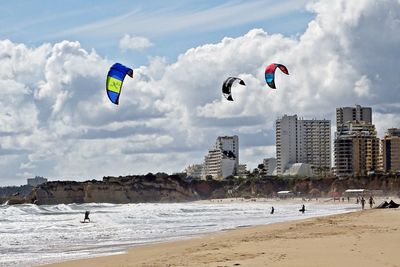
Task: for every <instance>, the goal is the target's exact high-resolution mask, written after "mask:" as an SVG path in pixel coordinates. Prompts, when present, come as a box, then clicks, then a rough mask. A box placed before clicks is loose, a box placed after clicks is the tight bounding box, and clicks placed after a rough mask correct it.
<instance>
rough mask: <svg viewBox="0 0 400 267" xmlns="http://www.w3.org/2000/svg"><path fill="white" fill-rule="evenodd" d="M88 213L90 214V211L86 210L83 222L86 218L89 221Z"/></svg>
mask: <svg viewBox="0 0 400 267" xmlns="http://www.w3.org/2000/svg"><path fill="white" fill-rule="evenodd" d="M89 214H90V211H88V210H87V211H86V212H85V219H83V222H86V220H88V221H89V222H90V218H89Z"/></svg>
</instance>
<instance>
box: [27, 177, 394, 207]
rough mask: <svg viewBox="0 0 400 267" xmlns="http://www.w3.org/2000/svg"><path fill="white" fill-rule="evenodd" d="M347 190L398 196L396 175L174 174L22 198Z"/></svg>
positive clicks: (53, 200)
mask: <svg viewBox="0 0 400 267" xmlns="http://www.w3.org/2000/svg"><path fill="white" fill-rule="evenodd" d="M349 188H364V189H370V190H383V192H384V193H386V194H399V192H400V178H398V177H364V178H348V179H338V178H320V179H311V178H306V179H304V178H301V179H300V178H277V177H264V178H259V179H247V180H244V179H228V180H225V181H215V180H210V181H192V182H186V181H184V180H182V179H181V178H180V177H179V176H177V175H166V174H157V175H153V174H148V175H145V176H125V177H104V178H103V181H96V180H92V181H86V182H72V181H57V182H47V183H45V184H42V185H40V186H38V187H35V188H34V189H33V190H32V192H31V193H30V194H29V195H28V196H27V197H26V198H25V201H26V202H28V203H36V204H60V203H66V204H67V203H87V202H108V203H139V202H183V201H193V200H198V199H209V198H225V197H247V198H250V197H273V196H276V192H278V191H281V190H291V191H293V192H296V193H297V194H298V195H299V196H304V197H324V196H325V197H329V196H331V194H332V193H333V192H337V193H338V194H339V195H340V194H341V193H342V192H344V191H345V190H346V189H349Z"/></svg>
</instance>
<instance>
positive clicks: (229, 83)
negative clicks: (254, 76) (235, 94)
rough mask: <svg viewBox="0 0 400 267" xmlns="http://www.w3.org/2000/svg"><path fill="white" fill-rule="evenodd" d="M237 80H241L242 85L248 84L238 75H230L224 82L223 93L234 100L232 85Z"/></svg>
mask: <svg viewBox="0 0 400 267" xmlns="http://www.w3.org/2000/svg"><path fill="white" fill-rule="evenodd" d="M235 82H239V84H241V85H246V84H245V83H244V81H243V80H242V79H240V78H236V77H229V78H228V79H226V80H225V82H224V83H223V84H222V93H223V94H224V96H225V98H226V99H227V100H229V101H233V98H232V93H231V87H232V85H233V83H235Z"/></svg>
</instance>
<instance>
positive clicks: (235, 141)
mask: <svg viewBox="0 0 400 267" xmlns="http://www.w3.org/2000/svg"><path fill="white" fill-rule="evenodd" d="M238 166H239V137H238V136H237V135H234V136H219V137H218V138H217V140H216V142H215V145H214V147H213V148H211V149H210V150H209V151H208V155H207V156H205V158H204V168H203V178H206V177H207V176H209V175H211V176H212V177H213V178H214V179H223V178H225V177H228V176H230V175H235V174H237V172H238Z"/></svg>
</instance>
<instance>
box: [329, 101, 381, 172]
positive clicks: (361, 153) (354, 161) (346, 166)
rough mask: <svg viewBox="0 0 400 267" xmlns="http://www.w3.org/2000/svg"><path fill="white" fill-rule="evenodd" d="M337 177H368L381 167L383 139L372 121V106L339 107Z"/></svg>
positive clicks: (336, 156) (337, 122) (337, 116)
mask: <svg viewBox="0 0 400 267" xmlns="http://www.w3.org/2000/svg"><path fill="white" fill-rule="evenodd" d="M334 153H335V173H336V175H337V176H364V175H367V174H368V172H370V171H375V170H377V169H378V167H379V139H378V138H377V134H376V130H375V125H373V124H372V109H371V108H369V107H361V106H359V105H356V107H355V108H351V107H342V108H337V109H336V134H335V141H334Z"/></svg>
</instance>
